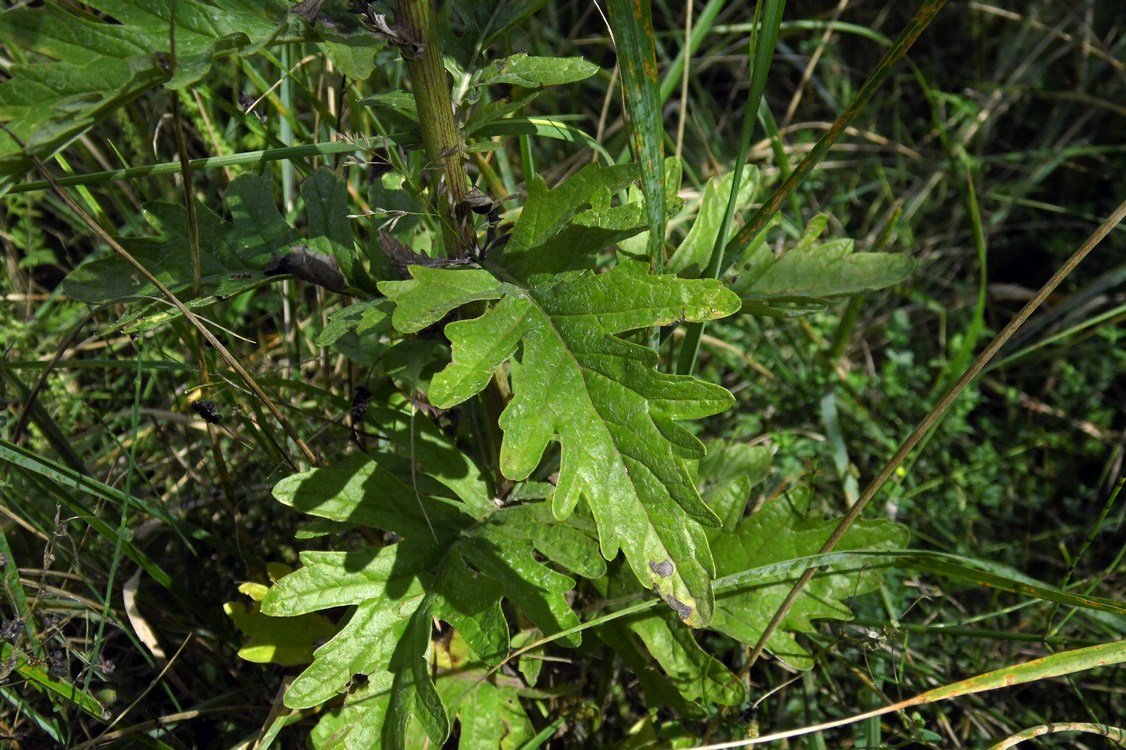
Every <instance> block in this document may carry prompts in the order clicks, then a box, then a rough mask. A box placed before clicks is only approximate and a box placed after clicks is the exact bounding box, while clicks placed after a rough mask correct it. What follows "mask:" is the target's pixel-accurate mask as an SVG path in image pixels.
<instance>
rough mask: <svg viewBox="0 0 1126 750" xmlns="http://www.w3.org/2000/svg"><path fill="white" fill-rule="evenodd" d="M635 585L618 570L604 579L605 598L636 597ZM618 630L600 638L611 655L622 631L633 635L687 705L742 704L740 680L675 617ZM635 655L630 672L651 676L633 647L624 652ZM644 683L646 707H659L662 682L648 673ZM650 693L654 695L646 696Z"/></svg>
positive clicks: (641, 620)
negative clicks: (609, 645) (608, 645)
mask: <svg viewBox="0 0 1126 750" xmlns="http://www.w3.org/2000/svg"><path fill="white" fill-rule="evenodd" d="M636 587H637V582H636V581H635V580H633V576H632V575H630V574H629V573H627V572H626V571H625V570H624V568H622V567H617V568H615V569H614V570H613V571H612V572H611V573H610V575H609V577H608V579H607V580H606V584H605V590H604V591H603V595H604V598H606V599H610V600H614V599H617V598H619V597H628V596H630V595H631V594H634V593H635V592H636V590H637V589H636ZM610 624H611V625H616V626H617V630H616V632H610V633H607V634H603V633H602V632H601V628H600V636H601V637H603V639H604V640H608V641H613V642H614V645H615V652H618V648H617V646H620V645H621V646H624V645H625V643H624V641H625V640H626V639H627V638H628V637H629V636H628V635H627V633H626V632H625V631H628V632H629V633H632V635H633V637H635V638H637V639H639V640H640V641H641V643H642V644H644V646H645V649H646V650H648V652H649V654H650V655H651V656H652V657H653V658H654V659H656V660H657V663H658V664H660V667H661V671H663V672H664V674H665V677H666V679H667V682H668V684H669V685H672V686H674V687H675V689H676V692H677V694H678V695H679V697H680V698H683V700H685V701H688V702H690V703H696V704H703V705H704V706H709V705H710V704H716V703H718V704H720V705H724V706H737V705H739V704H740V703H742V702H743V701H744V700H746V697H747V691H746V689H745V688H744V686H743V683H742V682H740V680H739V678H738V677H736V676H735V675H734V674H732V673H731V672H730V671H729V670H728V669H727V668H726V667H725V666H724V665H723V663H722V662H720V661H719V660H718V659H716V658H715V657H713V656H711V655H710V654H708V653H707V652H706V651H704V649H702V648H701V647H700V645H699V644H698V643H697V642H696V637H695V635H694V634H693V632H692V631H691V630H689V629H688V628H685V627H684V626H683V625H681V624H680V623H679V622H677V621H676V619H675V617H674V616H673V613H672V612H670V611H668V610H665V611H663V612H657V613H651V614H649V615H648V616H643V617H631V618H627V619H625V620H622V621H621V623H620V624H619V623H610ZM626 651H627V653H628V652H634V653H633V654H632V658H630V659H629V661H630V662H632V668H633V669H634V670H635V672H636V673H637V674H638V676H639V677H640V676H642V675H646V673H649V672H653V671H655V670H653V669H652V666H651V662H650V661H649V660H648V659H646V658H645V656H644V654H643V653H642V652H641V651H640V649H638V648H637V647H636V646H633V647H631V648H627V649H626ZM647 677H648V679H644V680H642V685H643V686H646V687H645V689H646V699H647V701H648V702H649V704H650V705H662V704H663V700H662V699H664V698H666V697H667V696H666V695H665V693H666V692H667V686H666V685H665V684H664V683H663V681H661V680H655V679H654V676H653V675H651V674H648V675H647ZM650 691H652V694H650Z"/></svg>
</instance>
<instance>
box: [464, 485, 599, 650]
mask: <svg viewBox="0 0 1126 750" xmlns="http://www.w3.org/2000/svg"><path fill="white" fill-rule="evenodd" d="M459 547H460V554H462V555H463V556H464V557H465V559H466V561H467V562H469V563H470V564H471V565H472V566H473V567H474V568H475V569H476V570H477V571H478V572H480V573H483V574H484V575H486V576H489V577H491V578H492V579H493V580H494V581H496V582H497V583H499V584H500V585H501V586H502V587H503V593H504V595H505V596H506V597H507V598H509V599H510V600H512V602H513V603H514V604H515V605H517V606H518V607H520V609H521V611H523V612H524V613H526V614H527V616H528V618H529V619H530V620H531V621H532V622H533V623H535V625H536V626H538V627H539V628H540V630H541V631H543V632H544V633H554V632H557V631H560V630H566V629H568V628H573V627H577V626H578V625H579V624H580V623H579V618H578V616H577V615H576V614H575V613H574V611H573V610H572V609H571V605H570V604H569V603H568V601H567V599H566V595H567V594H568V593H570V592H571V591H573V590H574V588H575V581H574V579H573V578H571V577H570V576H567V575H564V574H562V573H559V572H557V571H555V570H553V569H552V568H550V567H548V566H547V565H544V564H543V563H542V562H540V561H539V559H537V556H539V557H543V558H546V559H548V560H550V561H552V562H554V563H557V564H558V565H560V566H561V567H563V568H565V569H568V570H572V571H574V572H576V573H578V574H579V575H582V576H584V577H586V578H597V577H599V576H601V575H603V574H605V572H606V564H605V563H604V562H603V560H602V558H601V557H600V556H599V554H598V544H597V543H596V542H595V541H594V540H593V539H591V538H590V537H588V536H586V535H584V534H582V533H580V532H579V531H578V530H577V529H575V528H574V527H573V526H570V525H568V524H566V523H560V522H559V521H557V520H555V518H554V517H553V516H552V513H551V511H550V509H548V507H547V504H546V503H535V504H529V505H522V506H515V507H512V508H506V509H505V510H502V511H498V512H497V513H494V514H493V515H492V516H490V517H489V519H488V521H487V522H486V523H484V524H481V525H479V526H477V527H476V528H474V529H473V530H472V531H470V532H468V533H467V534H466V539H465V541H464V542H462V543H461V544H460V545H459ZM466 584H467V585H474V584H473V582H472V580H469V581H467V582H466ZM449 598H450V597H449V596H448V595H447V599H449ZM498 605H499V600H498ZM443 611H445V610H443ZM451 622H452V621H451ZM455 624H456V623H455ZM462 634H463V635H465V636H466V640H468V641H469V643H470V645H471V646H472V647H473V650H474V651H476V652H477V654H478V656H480V657H481V658H482V659H484V661H485V662H486V663H488V664H490V665H493V664H496V663H499V659H500V658H501V657H503V656H504V653H503V652H500V651H494V652H490V651H488V650H487V649H485V648H483V647H482V645H480V644H478V643H477V642H474V641H473V640H471V639H470V638H469V636H468V635H467V634H466V632H465V631H464V630H463V631H462ZM507 635H508V634H507V629H506V630H505V644H504V646H505V649H507V646H508V643H507ZM579 642H580V637H579V634H578V633H575V634H573V635H570V636H567V637H566V638H564V639H563V643H564V644H567V645H571V646H577V645H579Z"/></svg>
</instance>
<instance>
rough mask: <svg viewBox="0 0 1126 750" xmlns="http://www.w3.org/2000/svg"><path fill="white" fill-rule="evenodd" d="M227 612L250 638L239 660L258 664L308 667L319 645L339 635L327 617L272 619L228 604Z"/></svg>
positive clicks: (239, 604)
mask: <svg viewBox="0 0 1126 750" xmlns="http://www.w3.org/2000/svg"><path fill="white" fill-rule="evenodd" d="M223 611H224V612H225V613H226V614H227V617H229V618H231V621H232V622H234V624H235V627H237V628H238V629H239V630H241V631H242V632H243V633H244V634H245V635H246V636H247V637H248V638H249V640H248V641H246V642H245V643H244V644H243V645H242V646H241V647H240V648H239V650H238V655H239V658H240V659H245V660H246V661H249V662H254V663H256V664H280V665H282V666H288V667H292V666H297V665H300V664H308V663H309V662H311V661H312V660H313V650H314V649H315V648H316V646H317V644H318V643H320V642H321V641H323V640H325V639H326V638H330V637H332V636H333V635H335V634H336V625H335V624H333V622H332V621H331V620H329V619H328V618H327V617H324V616H323V615H317V614H307V615H301V616H300V617H270V616H268V615H264V614H262V613H261V611H260V610H259V607H258V605H257V604H255V603H250V604H247V603H246V602H227V603H226V604H224V605H223Z"/></svg>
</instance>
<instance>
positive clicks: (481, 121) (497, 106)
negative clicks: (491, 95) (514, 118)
mask: <svg viewBox="0 0 1126 750" xmlns="http://www.w3.org/2000/svg"><path fill="white" fill-rule="evenodd" d="M537 96H539V92H538V91H532V92H529V93H525V94H523V95H521V96H518V97H516V98H515V99H508V98H504V99H497V100H496V101H492V102H485V103H483V104H478V105H477V106H475V107H474V108H473V112H472V114H470V115H469V119H467V120H466V121H465V128H464V132H465V136H466V137H467V138H468V137H469V136H472V135H473V134H474V133H476V132H477V131H478V130H480V129H481V128H483V127H485V126H486V125H488V124H489V123H491V122H494V121H496V120H501V119H504V118H505V117H508V116H509V115H511V114H514V113H516V112H519V111H520V110H522V109H524V107H526V106H528V104H530V103H531V101H532V100H533V99H535V98H536V97H537Z"/></svg>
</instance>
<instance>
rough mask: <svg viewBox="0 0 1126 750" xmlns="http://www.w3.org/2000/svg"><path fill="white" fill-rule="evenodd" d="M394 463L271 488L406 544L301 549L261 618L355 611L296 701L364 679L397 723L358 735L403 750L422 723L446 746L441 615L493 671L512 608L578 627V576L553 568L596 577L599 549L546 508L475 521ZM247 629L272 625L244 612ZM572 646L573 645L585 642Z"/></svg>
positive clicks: (298, 704)
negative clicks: (437, 672) (436, 658)
mask: <svg viewBox="0 0 1126 750" xmlns="http://www.w3.org/2000/svg"><path fill="white" fill-rule="evenodd" d="M398 459H399V457H397V456H386V455H380V456H377V457H376V458H375V459H369V458H367V457H366V456H362V455H357V456H352V457H350V458H348V459H345V460H344V461H342V462H341V463H339V464H337V465H335V466H333V467H330V468H327V469H315V470H312V471H308V472H305V473H304V474H298V475H295V476H293V477H289V478H287V479H284V480H282V481H281V482H279V483H278V485H276V486H275V488H274V494H275V496H276V497H277V498H278V499H279V500H281V501H282V502H284V503H286V504H289V505H292V506H294V507H296V508H299V509H301V510H303V511H305V512H307V513H311V514H314V515H317V516H319V517H322V518H330V519H335V520H339V521H347V522H348V523H351V524H360V525H365V526H369V527H372V528H377V529H383V530H386V531H392V532H394V533H395V534H396V535H397V536H399V537H401V538H402V541H400V542H398V543H396V544H392V545H389V546H386V547H383V548H381V549H378V550H375V549H367V550H356V551H352V552H306V553H303V554H302V556H301V562H302V564H303V566H304V567H302V568H301V569H300V570H298V571H297V572H295V573H292V574H290V575H288V576H285V577H283V578H281V579H280V580H279V581H278V583H277V584H276V585H275V586H274V587H273V588H271V589H270V590H269V592H268V593H267V594H266V596H265V598H264V600H263V603H262V609H261V613H262V615H263V616H269V617H277V618H281V617H288V618H303V617H304V618H307V617H310V616H311V613H314V612H317V611H321V610H326V609H332V608H338V607H353V608H354V609H353V611H352V613H351V615H350V617H349V618H348V619H347V621H346V622H345V623H344V624H343V626H342V627H341V629H340V632H339V633H338V634H337V635H336V636H335V637H333V638H332V639H331V640H329V641H328V642H327V643H325V645H324V646H322V647H320V648H319V649H317V650H316V652H315V653H314V654H313V664H312V665H311V666H309V667H308V668H307V669H306V670H305V671H304V672H302V674H301V675H300V676H299V677H298V678H297V679H296V680H295V681H294V683H293V685H292V686H291V688H290V690H289V692H288V693H287V695H286V702H287V705H289V706H290V707H294V708H306V707H311V706H314V705H321V704H323V703H324V702H325V701H327V700H329V699H331V698H332V697H333V696H335V695H336V694H338V693H340V692H344V691H345V690H346V689H347V688H348V686H349V684H351V681H352V678H353V676H354V675H357V674H361V675H364V676H365V677H366V678H367V684H368V685H369V686H378V687H379V688H380V689H381V690H384V691H388V692H389V693H390V698H389V700H388V701H386V702H382V701H375V702H372V703H371V704H369V705H371V707H372V710H385V711H386V713H387V718H389V720H384V719H383V718H380V719H378V720H375V719H370V720H365V722H364V725H365V727H367V729H365V730H363V732H361V733H360V734H358V735H357V736H364V737H368V736H370V733H371V732H373V731H378V732H379V734H380V736H381V737H382V743H383V746H384V747H395V748H399V747H404V746H405V745H406V741H407V737H408V731H409V719H410V718H411V717H412V716H413V717H415V718H416V719H417V720H418V721H419V722H420V724H421V726H422V727H423V728H424V730H425V732H426V734H427V736H428V737H429V738H430V740H431V741H432V742H433V743H435V744H437V745H441V743H442V742H444V741H445V739H446V737H447V736H448V734H449V718H448V717H447V714H446V710H445V708H444V707H443V705H442V701H441V700H440V698H439V693H438V691H437V689H436V687H435V685H434V681H433V679H432V676H431V665H430V652H431V640H430V639H431V627H432V626H431V622H432V620H433V619H434V618H439V619H442V620H444V621H446V622H448V623H450V624H451V625H453V626H454V628H455V629H456V632H457V633H458V634H459V635H460V637H461V638H463V639H464V640H465V642H466V643H468V644H469V645H470V646H472V648H473V650H474V652H475V653H476V654H478V655H479V657H480V658H481V659H482V660H483V663H484V664H485V665H488V666H495V665H497V664H499V663H500V662H501V661H502V660H503V658H504V657H505V656H506V654H507V653H508V651H509V631H508V621H507V619H506V616H505V611H504V610H503V609H502V603H503V600H504V599H508V600H509V602H510V604H511V606H512V607H514V608H515V610H516V611H517V612H519V613H520V614H521V615H523V616H525V617H526V618H527V619H528V620H530V621H531V622H533V623H535V624H536V625H537V626H538V627H539V628H540V629H541V630H542V631H543V632H544V633H546V634H551V633H555V632H558V631H560V630H563V629H567V628H574V627H577V626H578V625H579V624H580V622H579V618H578V616H577V615H576V614H575V613H574V611H573V610H572V609H571V607H570V604H569V602H568V600H567V599H566V595H567V594H568V593H569V592H571V591H573V590H574V588H575V581H574V579H573V578H572V577H570V576H568V575H565V574H563V573H560V572H559V571H558V570H556V569H555V567H554V566H556V565H558V566H561V567H563V568H566V569H569V570H574V571H575V572H577V573H579V574H580V575H584V576H587V577H597V576H601V575H602V574H603V573H604V572H605V564H604V563H603V561H602V559H601V557H600V556H599V555H598V548H597V542H595V540H593V539H592V538H590V537H589V536H587V535H586V534H585V533H583V532H580V531H579V530H578V529H576V528H573V527H571V526H570V525H568V524H565V523H561V522H559V521H557V520H555V518H554V516H553V515H552V513H551V511H550V509H548V508H547V506H546V504H545V503H538V504H526V505H519V506H514V507H512V508H507V509H503V510H496V511H495V512H494V513H492V514H491V515H490V516H489V517H488V518H487V519H486V520H485V521H483V522H480V523H476V524H472V523H471V522H470V520H469V519H468V518H467V517H466V516H464V515H463V514H461V513H459V512H457V511H456V510H455V509H453V508H452V507H450V506H448V505H445V504H442V503H439V502H435V501H434V500H433V499H432V498H429V497H422V496H421V495H420V492H421V491H427V489H429V488H433V487H434V486H436V485H438V484H439V483H438V482H436V481H435V480H434V479H432V478H431V477H429V476H425V475H423V476H419V477H417V487H410V486H408V485H407V484H406V483H404V482H403V481H401V480H400V479H399V477H398V472H397V469H398V468H399V467H398V466H396V462H397V461H398ZM420 503H426V505H425V510H423V506H422V505H420ZM235 614H238V615H242V614H243V613H235ZM240 621H241V622H244V623H246V622H249V623H250V624H251V626H253V625H255V624H257V625H259V626H262V627H263V628H264V627H265V624H263V623H262V622H258V623H254V622H252V618H251V617H250V616H249V615H247V616H245V617H241V616H240ZM300 624H301V621H300V620H298V621H296V622H294V623H293V625H294V627H298V626H300ZM270 625H271V626H272V623H270ZM271 632H272V631H271ZM275 640H277V639H275ZM278 642H279V643H280V641H278ZM564 642H565V643H568V644H570V645H578V643H579V638H578V636H577V635H572V636H570V637H569V638H567V639H565V641H564ZM347 746H351V745H347Z"/></svg>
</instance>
